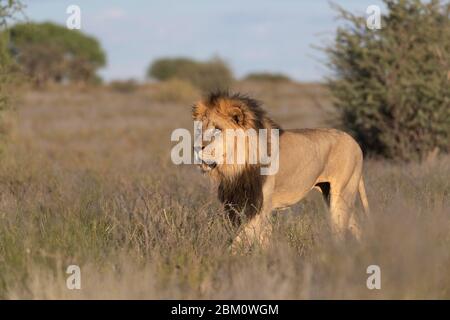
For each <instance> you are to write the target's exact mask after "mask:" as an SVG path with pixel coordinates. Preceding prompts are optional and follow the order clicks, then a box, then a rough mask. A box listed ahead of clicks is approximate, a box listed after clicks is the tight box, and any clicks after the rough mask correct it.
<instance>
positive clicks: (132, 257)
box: [0, 83, 450, 299]
mask: <svg viewBox="0 0 450 320" xmlns="http://www.w3.org/2000/svg"><path fill="white" fill-rule="evenodd" d="M237 89H240V90H241V91H244V92H248V93H250V94H252V95H253V96H256V97H257V98H259V99H262V100H263V101H265V102H266V107H267V109H268V111H269V113H270V114H271V115H272V116H273V117H274V118H275V120H277V121H278V122H279V123H280V124H281V125H283V126H285V127H287V128H297V127H313V126H327V125H333V117H334V112H333V108H332V107H331V101H330V98H329V96H328V94H327V92H326V90H324V89H323V88H322V87H321V86H318V85H307V84H304V85H297V84H280V85H274V84H267V85H264V84H257V85H256V84H252V83H241V84H239V85H238V88H237ZM158 90H159V89H158V88H155V87H153V86H148V87H141V88H137V89H136V90H133V91H131V92H128V93H127V92H122V93H121V92H115V91H113V90H111V89H107V88H99V89H97V90H95V89H85V90H73V89H70V88H53V89H47V90H44V91H40V92H38V91H27V92H25V93H24V95H23V97H22V99H21V100H20V101H19V102H18V103H17V108H16V112H15V121H14V123H12V125H11V128H12V130H11V134H10V139H9V141H10V142H9V144H8V145H7V146H6V148H5V150H4V152H3V154H2V155H1V161H0V297H1V298H32V299H38V298H51V299H78V298H119V299H122V298H136V299H143V298H147V299H148V298H150V299H152V298H201V299H207V298H224V299H235V298H248V299H253V298H262V299H283V298H286V299H298V298H300V299H313V298H332V299H334V298H343V299H355V298H369V299H381V298H400V299H405V298H425V299H428V298H450V272H449V269H450V209H449V208H450V157H448V156H441V157H438V158H437V159H435V160H434V161H431V162H429V163H425V164H418V163H409V164H395V163H388V162H385V161H382V160H375V159H368V160H367V161H366V166H365V169H364V171H365V176H366V178H365V179H366V185H367V191H368V197H369V201H370V203H371V207H372V221H371V224H370V225H367V226H366V230H365V237H364V239H363V240H362V241H361V242H360V243H355V242H342V243H336V242H334V241H333V240H332V237H331V236H330V230H329V227H328V224H327V212H326V210H325V207H324V205H323V203H322V202H321V199H320V197H319V196H318V195H316V194H311V196H309V197H308V198H307V199H306V200H305V201H303V202H302V203H300V204H299V205H297V206H295V207H293V208H291V209H290V210H288V211H283V212H280V213H279V214H277V215H274V217H273V224H274V229H275V232H274V235H273V242H272V246H271V247H270V248H269V249H268V250H266V251H258V250H257V251H255V252H253V253H251V254H248V255H237V256H233V255H230V254H229V252H228V248H227V247H228V243H229V239H230V238H231V237H232V236H233V232H234V231H233V230H231V229H230V228H228V227H227V223H226V221H225V219H224V218H223V215H222V213H223V212H222V210H221V208H220V205H219V203H218V201H217V200H216V197H215V194H214V192H213V189H212V187H211V185H210V184H209V182H208V181H207V180H206V179H205V178H204V177H202V176H201V174H200V173H199V172H198V169H196V168H195V167H193V166H187V165H186V166H175V165H174V164H172V162H171V161H170V149H171V147H172V146H173V143H172V142H170V133H171V132H172V130H173V129H175V128H180V127H185V128H189V129H191V128H192V122H191V118H190V104H191V103H192V102H193V101H194V100H195V98H196V93H194V92H193V93H190V92H187V93H184V94H183V95H182V96H181V97H179V98H178V101H170V99H167V94H165V95H161V92H160V91H158ZM169 91H170V90H169ZM169 97H170V95H169ZM70 264H76V265H79V266H80V267H81V282H82V289H81V290H68V289H67V288H66V277H67V276H68V275H67V274H66V273H65V270H66V268H67V266H68V265H70ZM372 264H375V265H379V266H380V268H381V277H382V281H381V282H382V288H381V290H368V289H367V287H366V279H367V277H368V276H369V275H368V274H367V273H366V268H367V267H368V266H369V265H372Z"/></svg>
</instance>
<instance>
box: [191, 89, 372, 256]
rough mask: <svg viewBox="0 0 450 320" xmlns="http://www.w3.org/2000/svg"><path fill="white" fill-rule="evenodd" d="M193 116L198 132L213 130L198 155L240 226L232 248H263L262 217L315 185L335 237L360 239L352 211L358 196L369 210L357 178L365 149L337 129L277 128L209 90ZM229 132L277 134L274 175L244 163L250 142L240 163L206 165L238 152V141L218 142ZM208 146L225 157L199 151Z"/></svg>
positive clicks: (258, 112) (243, 101)
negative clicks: (245, 244)
mask: <svg viewBox="0 0 450 320" xmlns="http://www.w3.org/2000/svg"><path fill="white" fill-rule="evenodd" d="M193 118H194V120H196V121H200V123H201V125H202V128H203V130H207V131H210V130H215V132H216V135H214V136H213V137H212V138H211V139H210V140H211V141H208V142H207V143H202V145H201V148H196V149H197V150H195V151H196V152H197V155H198V157H199V158H200V159H201V160H202V163H201V164H200V167H201V168H202V170H203V171H204V172H206V173H207V174H208V175H209V176H210V177H211V178H212V179H213V180H215V181H216V182H217V183H218V196H219V199H220V201H221V202H222V203H223V204H224V206H225V209H226V210H227V212H228V214H229V216H230V219H231V221H232V222H234V223H235V224H236V225H240V224H242V223H243V222H244V223H245V225H243V226H242V229H241V231H240V233H239V234H238V236H237V237H236V239H235V240H234V241H233V246H232V248H233V249H235V247H236V245H238V244H239V243H242V242H243V241H250V242H252V241H254V240H257V241H259V242H260V243H261V244H264V245H265V244H267V238H268V235H269V233H270V223H267V220H268V219H267V218H268V217H269V216H270V213H271V212H272V210H274V209H278V208H285V207H287V206H290V205H292V204H295V203H296V202H298V201H300V200H301V199H303V198H304V197H305V196H306V194H307V193H308V192H309V191H310V190H312V189H314V188H315V189H318V190H319V191H321V192H322V194H323V196H324V199H325V201H326V202H327V205H328V207H329V209H330V218H331V219H330V220H331V226H332V230H333V231H334V233H335V234H336V235H338V236H339V237H341V236H342V235H344V234H346V232H347V231H348V230H349V231H351V233H353V235H355V236H356V237H359V233H360V229H359V228H358V225H357V223H356V219H355V217H354V210H353V208H354V203H355V198H356V193H357V192H358V191H359V195H360V198H361V202H362V204H363V207H364V211H365V212H366V213H367V214H368V210H369V208H368V202H367V197H366V192H365V189H364V182H363V178H362V166H363V156H362V151H361V149H360V147H359V146H358V144H357V143H356V141H355V140H354V139H353V138H352V137H350V136H349V135H348V134H346V133H344V132H342V131H338V130H335V129H299V130H282V129H281V128H280V127H279V126H278V125H277V124H275V122H273V121H272V120H271V119H269V118H268V117H267V116H266V114H265V112H264V111H263V110H262V108H261V106H260V103H259V102H257V101H256V100H253V99H251V98H249V97H247V96H243V95H240V94H229V93H226V92H218V93H212V94H210V95H209V96H207V97H205V98H204V99H202V100H201V101H199V102H198V103H197V104H196V105H195V106H194V107H193ZM230 129H233V130H236V129H242V130H249V129H250V130H251V129H254V130H259V129H278V130H279V144H278V145H279V150H276V151H274V152H279V154H278V156H279V166H278V171H277V172H275V173H273V174H269V175H263V174H261V171H260V169H261V167H263V166H267V164H265V165H264V164H262V163H261V162H259V161H257V162H256V163H249V162H248V159H249V155H250V154H251V153H252V152H254V150H249V149H248V148H250V143H249V141H248V137H247V138H246V139H247V140H246V143H245V144H244V147H245V148H247V149H246V150H244V154H245V157H244V158H245V161H244V162H243V163H235V162H233V163H229V162H226V161H223V162H222V161H220V162H219V161H215V160H211V159H218V157H219V158H220V157H226V156H227V153H228V152H230V150H235V151H239V150H236V149H237V147H238V144H237V143H236V139H235V138H233V140H229V139H224V140H221V139H219V137H220V138H223V133H224V131H225V130H226V131H229V130H230ZM271 139H273V138H271ZM202 140H203V137H202ZM202 142H203V141H202ZM224 143H225V144H227V145H225V146H224ZM271 143H275V141H272V140H270V139H269V141H268V144H269V146H270V144H271ZM214 144H215V145H214ZM218 144H220V146H219V145H218ZM211 145H213V146H214V147H215V148H212V149H213V150H216V152H218V151H217V150H222V151H220V152H222V154H220V155H219V156H218V155H217V154H215V155H214V156H215V157H208V155H207V154H204V153H203V152H202V151H205V150H206V149H207V148H206V147H208V148H209V147H211ZM220 147H222V148H220ZM241 148H242V145H241ZM253 148H254V149H255V150H256V149H258V150H262V149H263V148H264V147H263V146H261V145H258V146H257V147H256V148H255V146H253ZM209 149H211V148H209ZM267 149H270V148H269V147H267ZM241 151H242V150H241ZM273 155H274V154H272V156H273ZM217 156H218V157H217ZM242 217H244V219H242Z"/></svg>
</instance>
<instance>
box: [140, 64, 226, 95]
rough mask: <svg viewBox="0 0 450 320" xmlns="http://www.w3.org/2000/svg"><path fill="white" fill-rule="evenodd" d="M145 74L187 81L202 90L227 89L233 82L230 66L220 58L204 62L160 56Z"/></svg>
mask: <svg viewBox="0 0 450 320" xmlns="http://www.w3.org/2000/svg"><path fill="white" fill-rule="evenodd" d="M147 75H148V77H149V78H154V79H157V80H160V81H166V80H170V79H179V80H183V81H187V82H190V83H191V84H192V85H194V86H195V87H197V88H199V89H200V90H202V91H212V90H217V89H227V88H228V87H229V86H230V85H231V84H232V82H233V74H232V72H231V70H230V68H229V67H228V66H227V64H226V63H225V62H224V61H223V60H221V59H220V58H214V59H211V60H209V61H206V62H199V61H195V60H192V59H188V58H173V59H172V58H162V59H158V60H156V61H155V62H153V63H152V64H151V66H150V67H149V69H148V72H147Z"/></svg>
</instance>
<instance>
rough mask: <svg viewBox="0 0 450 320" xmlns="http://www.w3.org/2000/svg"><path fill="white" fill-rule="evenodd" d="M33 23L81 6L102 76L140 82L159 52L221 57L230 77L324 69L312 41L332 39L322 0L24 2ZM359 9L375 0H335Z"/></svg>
mask: <svg viewBox="0 0 450 320" xmlns="http://www.w3.org/2000/svg"><path fill="white" fill-rule="evenodd" d="M24 3H25V4H26V6H27V8H26V9H25V13H26V16H27V18H28V19H30V20H33V21H39V22H42V21H53V22H57V23H60V24H63V25H65V24H66V20H67V18H68V17H69V14H67V13H66V9H67V7H68V6H69V5H78V6H79V7H80V9H81V31H82V32H86V33H88V34H90V35H93V36H95V37H96V38H97V39H98V40H99V41H100V43H101V46H102V48H103V49H104V50H105V51H106V54H107V59H108V63H107V66H106V67H105V68H103V69H102V70H100V72H99V73H100V75H101V76H102V77H103V78H104V79H105V80H107V81H109V80H112V79H129V78H134V79H138V80H142V79H144V78H145V72H146V69H147V68H148V66H149V64H150V63H151V62H152V61H154V60H155V59H157V58H159V57H177V56H185V57H191V58H195V59H198V60H207V59H209V58H212V57H214V56H220V57H221V58H223V59H224V60H225V61H226V62H227V63H228V64H229V65H230V67H231V68H232V70H233V72H234V74H235V75H236V76H237V77H242V76H244V75H245V74H247V73H249V72H263V71H268V72H281V73H284V74H287V75H289V76H290V77H291V78H293V79H296V80H298V81H320V80H322V79H323V78H324V77H325V76H327V75H329V72H330V71H329V70H328V69H327V68H326V67H325V65H324V63H325V61H326V57H325V55H324V54H323V52H321V51H320V50H318V49H317V48H316V47H321V46H322V47H323V46H324V45H326V44H327V43H328V44H329V43H331V41H332V40H333V37H334V34H335V30H336V27H337V26H338V25H340V24H342V21H339V20H338V19H336V16H337V14H336V11H335V10H333V9H332V7H331V2H329V1H327V0H245V1H244V0H227V1H213V0H178V1H174V0H164V1H163V0H161V1H153V0H24ZM333 3H335V4H338V5H339V6H342V7H343V8H346V9H348V10H351V11H352V12H355V13H360V14H365V11H366V8H367V7H368V6H369V5H380V7H381V8H382V10H383V6H382V3H381V0H335V1H333Z"/></svg>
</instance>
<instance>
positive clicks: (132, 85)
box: [109, 79, 139, 93]
mask: <svg viewBox="0 0 450 320" xmlns="http://www.w3.org/2000/svg"><path fill="white" fill-rule="evenodd" d="M109 87H110V88H111V89H112V90H113V91H116V92H120V93H132V92H134V91H136V90H137V89H138V88H139V84H138V83H137V82H136V81H135V80H133V79H129V80H114V81H111V83H110V84H109Z"/></svg>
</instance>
